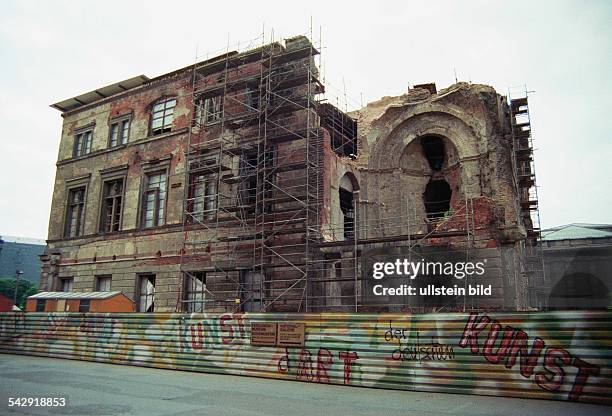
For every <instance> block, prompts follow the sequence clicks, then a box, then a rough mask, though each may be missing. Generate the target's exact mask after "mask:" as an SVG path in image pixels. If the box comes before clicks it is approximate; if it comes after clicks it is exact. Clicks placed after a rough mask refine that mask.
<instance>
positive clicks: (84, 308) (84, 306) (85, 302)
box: [79, 299, 91, 312]
mask: <svg viewBox="0 0 612 416" xmlns="http://www.w3.org/2000/svg"><path fill="white" fill-rule="evenodd" d="M90 304H91V300H90V299H81V301H80V302H79V312H89V306H90Z"/></svg>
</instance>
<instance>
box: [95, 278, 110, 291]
mask: <svg viewBox="0 0 612 416" xmlns="http://www.w3.org/2000/svg"><path fill="white" fill-rule="evenodd" d="M112 280H113V277H112V276H110V275H107V276H96V292H110V290H111V282H112Z"/></svg>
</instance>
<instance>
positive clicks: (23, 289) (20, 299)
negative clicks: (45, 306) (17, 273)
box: [0, 277, 38, 309]
mask: <svg viewBox="0 0 612 416" xmlns="http://www.w3.org/2000/svg"><path fill="white" fill-rule="evenodd" d="M16 285H17V279H13V278H10V277H2V278H0V293H2V294H3V295H4V296H6V297H7V298H9V299H10V300H11V301H12V300H13V296H14V295H15V286H16ZM37 292H38V287H37V286H36V285H35V284H34V283H31V282H28V281H27V280H25V279H19V287H18V289H17V306H19V307H20V308H21V309H24V308H25V303H26V299H27V297H28V296H32V295H34V294H36V293H37Z"/></svg>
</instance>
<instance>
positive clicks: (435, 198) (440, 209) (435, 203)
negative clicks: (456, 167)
mask: <svg viewBox="0 0 612 416" xmlns="http://www.w3.org/2000/svg"><path fill="white" fill-rule="evenodd" d="M451 195H452V190H451V187H450V185H449V184H448V182H446V181H445V180H436V181H431V182H429V183H428V184H427V187H426V188H425V193H424V194H423V200H424V203H425V212H426V213H427V218H428V219H435V218H443V217H444V216H445V215H446V214H447V213H448V212H449V211H450V201H451Z"/></svg>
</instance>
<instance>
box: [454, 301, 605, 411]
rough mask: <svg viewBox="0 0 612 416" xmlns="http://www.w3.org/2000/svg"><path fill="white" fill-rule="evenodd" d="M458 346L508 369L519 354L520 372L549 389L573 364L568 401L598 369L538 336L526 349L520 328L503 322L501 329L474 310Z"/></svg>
mask: <svg viewBox="0 0 612 416" xmlns="http://www.w3.org/2000/svg"><path fill="white" fill-rule="evenodd" d="M487 328H488V331H487ZM481 333H482V334H486V338H485V340H484V342H483V343H481V342H480V340H479V335H480V334H481ZM500 335H501V337H500ZM498 338H499V340H498ZM459 346H460V347H463V348H466V347H468V346H469V348H470V351H471V353H472V354H482V356H483V357H484V358H485V360H486V361H488V362H489V363H491V364H497V365H503V366H504V367H505V368H507V369H508V370H512V369H513V367H514V366H515V365H516V363H517V358H518V357H519V356H520V360H519V364H518V370H519V373H520V375H521V376H522V377H524V378H526V379H531V378H533V380H534V382H535V384H536V385H537V386H538V387H540V388H542V389H544V390H548V391H551V392H556V391H558V390H559V389H560V388H561V386H562V385H563V384H564V383H565V377H566V368H567V367H568V366H573V367H575V368H576V369H577V372H576V375H575V377H574V380H573V382H571V386H572V387H571V390H570V392H569V393H568V399H569V400H577V399H578V398H579V397H580V394H581V392H582V390H583V388H584V385H585V384H586V382H587V380H588V379H589V377H591V376H596V375H598V374H599V371H600V367H599V366H598V365H593V364H590V363H588V362H587V361H584V360H582V359H580V358H579V357H576V356H574V355H572V354H571V353H569V352H568V351H567V350H566V349H564V348H560V347H558V346H554V345H552V346H551V345H549V346H547V345H546V341H545V340H544V339H542V338H540V337H533V340H532V341H531V348H530V347H529V335H528V334H527V333H526V332H525V331H523V330H522V329H521V328H518V327H513V326H511V325H506V326H505V327H504V328H503V330H502V324H501V323H500V322H499V321H497V320H494V319H491V318H490V317H489V316H487V315H482V316H480V314H479V313H477V312H474V313H471V314H470V316H469V318H468V320H467V323H466V325H465V329H464V330H463V334H462V335H461V339H460V340H459ZM539 362H542V367H543V369H542V370H540V371H535V368H536V366H537V365H538V363H539Z"/></svg>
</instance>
